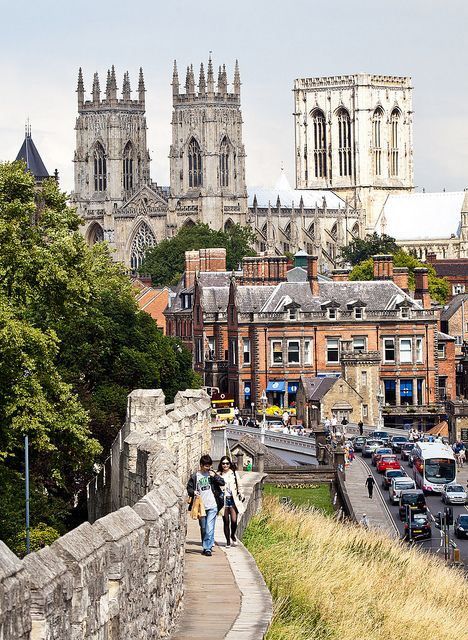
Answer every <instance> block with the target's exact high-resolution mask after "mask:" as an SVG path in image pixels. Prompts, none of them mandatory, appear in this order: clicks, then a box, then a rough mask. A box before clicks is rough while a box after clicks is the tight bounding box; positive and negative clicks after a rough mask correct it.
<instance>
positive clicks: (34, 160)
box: [16, 131, 50, 182]
mask: <svg viewBox="0 0 468 640" xmlns="http://www.w3.org/2000/svg"><path fill="white" fill-rule="evenodd" d="M16 160H24V162H26V166H27V168H28V170H29V171H30V172H31V173H32V174H33V176H34V177H35V178H36V180H37V181H38V182H40V181H41V180H44V179H45V178H49V177H50V176H49V172H48V171H47V169H46V168H45V165H44V163H43V162H42V158H41V156H40V154H39V151H38V150H37V147H36V145H35V144H34V142H33V139H32V138H31V133H30V131H27V132H26V135H25V138H24V142H23V144H22V146H21V149H20V150H19V151H18V155H17V156H16Z"/></svg>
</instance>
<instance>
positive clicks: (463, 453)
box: [458, 447, 466, 467]
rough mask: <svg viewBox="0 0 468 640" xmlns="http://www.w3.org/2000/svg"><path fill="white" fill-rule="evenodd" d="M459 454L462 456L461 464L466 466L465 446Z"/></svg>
mask: <svg viewBox="0 0 468 640" xmlns="http://www.w3.org/2000/svg"><path fill="white" fill-rule="evenodd" d="M458 455H459V456H460V466H461V467H464V466H465V460H466V452H465V447H463V448H462V449H460V453H459V454H458Z"/></svg>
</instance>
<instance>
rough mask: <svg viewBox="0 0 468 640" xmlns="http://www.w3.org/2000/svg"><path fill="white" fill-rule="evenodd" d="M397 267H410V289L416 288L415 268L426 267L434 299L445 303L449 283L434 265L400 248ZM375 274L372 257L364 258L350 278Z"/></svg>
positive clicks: (367, 276) (396, 254)
mask: <svg viewBox="0 0 468 640" xmlns="http://www.w3.org/2000/svg"><path fill="white" fill-rule="evenodd" d="M393 264H394V266H395V267H407V268H408V275H409V278H408V284H409V288H410V289H414V284H415V283H414V270H415V268H417V267H425V268H426V269H427V270H428V284H429V293H430V296H431V298H432V299H433V300H437V302H439V303H440V304H444V303H445V301H446V300H447V297H448V294H449V284H448V282H447V280H445V278H438V277H437V274H436V272H435V269H434V267H433V266H432V265H430V264H426V263H423V262H419V260H417V259H416V258H415V257H414V256H412V255H410V254H409V253H406V252H405V251H403V250H402V249H399V250H398V251H397V252H395V253H394V255H393ZM373 275H374V265H373V260H372V258H368V259H367V260H364V261H363V262H361V263H360V264H358V265H356V266H355V267H354V269H353V270H352V271H351V273H350V276H349V279H350V280H372V279H373Z"/></svg>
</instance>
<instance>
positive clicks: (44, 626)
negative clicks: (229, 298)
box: [0, 390, 211, 640]
mask: <svg viewBox="0 0 468 640" xmlns="http://www.w3.org/2000/svg"><path fill="white" fill-rule="evenodd" d="M209 407H210V401H209V398H208V396H207V395H206V394H205V393H204V392H203V391H185V392H181V393H179V394H177V396H176V398H175V402H174V405H170V406H165V405H164V395H163V393H162V391H160V390H156V391H154V390H137V391H134V392H132V393H131V394H130V396H129V404H128V413H127V419H126V422H125V425H124V427H123V428H122V430H121V432H120V433H119V436H118V437H117V438H116V440H115V442H114V444H113V447H112V453H111V457H110V458H109V460H108V461H107V462H106V464H105V465H104V466H103V468H102V470H101V472H100V473H99V474H98V476H97V477H96V479H95V480H93V482H92V483H90V486H89V491H88V496H89V508H90V521H91V522H93V524H91V523H90V522H85V523H83V524H82V525H80V526H79V527H77V528H76V529H74V530H73V531H70V532H69V533H67V534H66V535H64V536H63V537H61V538H59V539H58V540H56V541H55V542H54V543H53V544H52V545H51V546H50V547H46V548H44V549H41V550H40V551H38V552H36V553H31V554H30V555H29V556H27V557H26V558H24V560H20V559H18V558H17V557H16V556H15V555H14V554H13V553H12V552H11V551H10V549H8V547H6V546H5V545H4V544H3V543H1V542H0V638H1V639H2V640H64V639H65V638H67V639H68V638H70V639H71V640H88V639H89V640H111V639H112V640H119V639H125V640H128V639H130V638H135V639H138V638H155V639H158V638H166V637H167V636H168V634H169V632H170V630H171V628H172V626H173V624H174V621H175V619H176V616H177V613H178V611H179V609H180V606H181V601H182V596H183V571H184V541H185V533H186V504H185V495H186V494H185V483H186V481H187V478H188V475H189V473H190V472H191V471H192V470H193V469H195V468H196V467H197V465H198V459H199V457H200V455H201V454H202V453H204V452H209V451H210V440H211V438H210V435H211V434H210V424H209V412H210V408H209Z"/></svg>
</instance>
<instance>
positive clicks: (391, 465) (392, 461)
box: [376, 455, 401, 473]
mask: <svg viewBox="0 0 468 640" xmlns="http://www.w3.org/2000/svg"><path fill="white" fill-rule="evenodd" d="M376 468H377V471H378V473H383V472H384V471H387V469H400V468H401V467H400V461H399V460H398V458H397V457H396V456H393V455H391V456H387V455H383V456H380V458H379V459H378V460H377V464H376Z"/></svg>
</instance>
